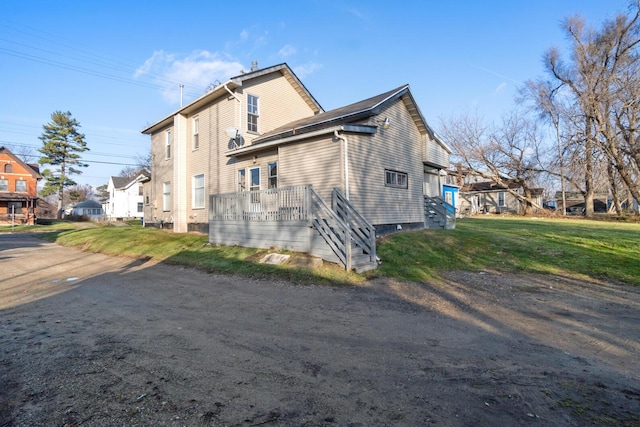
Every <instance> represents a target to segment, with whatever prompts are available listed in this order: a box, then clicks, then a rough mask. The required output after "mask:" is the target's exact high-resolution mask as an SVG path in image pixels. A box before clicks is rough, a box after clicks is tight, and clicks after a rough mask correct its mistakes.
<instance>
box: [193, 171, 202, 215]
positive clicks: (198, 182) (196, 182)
mask: <svg viewBox="0 0 640 427" xmlns="http://www.w3.org/2000/svg"><path fill="white" fill-rule="evenodd" d="M191 205H192V207H193V208H194V209H202V208H204V174H203V173H201V174H200V175H196V176H194V177H193V200H192V203H191Z"/></svg>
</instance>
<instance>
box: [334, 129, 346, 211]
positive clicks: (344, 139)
mask: <svg viewBox="0 0 640 427" xmlns="http://www.w3.org/2000/svg"><path fill="white" fill-rule="evenodd" d="M333 135H334V136H335V137H336V139H341V140H342V141H343V142H344V187H345V188H344V196H345V198H346V199H347V200H349V142H348V141H347V137H346V136H344V135H341V134H339V133H338V131H337V130H335V131H333Z"/></svg>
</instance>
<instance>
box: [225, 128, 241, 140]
mask: <svg viewBox="0 0 640 427" xmlns="http://www.w3.org/2000/svg"><path fill="white" fill-rule="evenodd" d="M224 131H225V133H226V134H227V136H228V137H229V138H231V139H236V138H237V137H238V129H236V128H234V127H228V128H226V129H225V130H224Z"/></svg>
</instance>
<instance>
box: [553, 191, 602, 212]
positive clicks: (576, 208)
mask: <svg viewBox="0 0 640 427" xmlns="http://www.w3.org/2000/svg"><path fill="white" fill-rule="evenodd" d="M564 195H565V200H566V201H567V208H566V212H567V214H569V215H583V214H584V212H585V201H584V195H583V194H582V192H580V191H565V193H564ZM608 198H609V195H608V194H607V193H604V192H599V193H595V194H594V195H593V212H595V213H605V212H607V210H608V206H609V204H608V203H609V202H608ZM555 199H556V206H557V207H558V209H559V210H562V191H556V195H555Z"/></svg>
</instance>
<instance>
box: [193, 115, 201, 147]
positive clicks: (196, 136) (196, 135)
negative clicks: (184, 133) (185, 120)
mask: <svg viewBox="0 0 640 427" xmlns="http://www.w3.org/2000/svg"><path fill="white" fill-rule="evenodd" d="M191 127H192V133H191V137H192V149H193V150H194V151H195V150H199V149H200V116H195V117H194V118H193V119H192V121H191Z"/></svg>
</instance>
